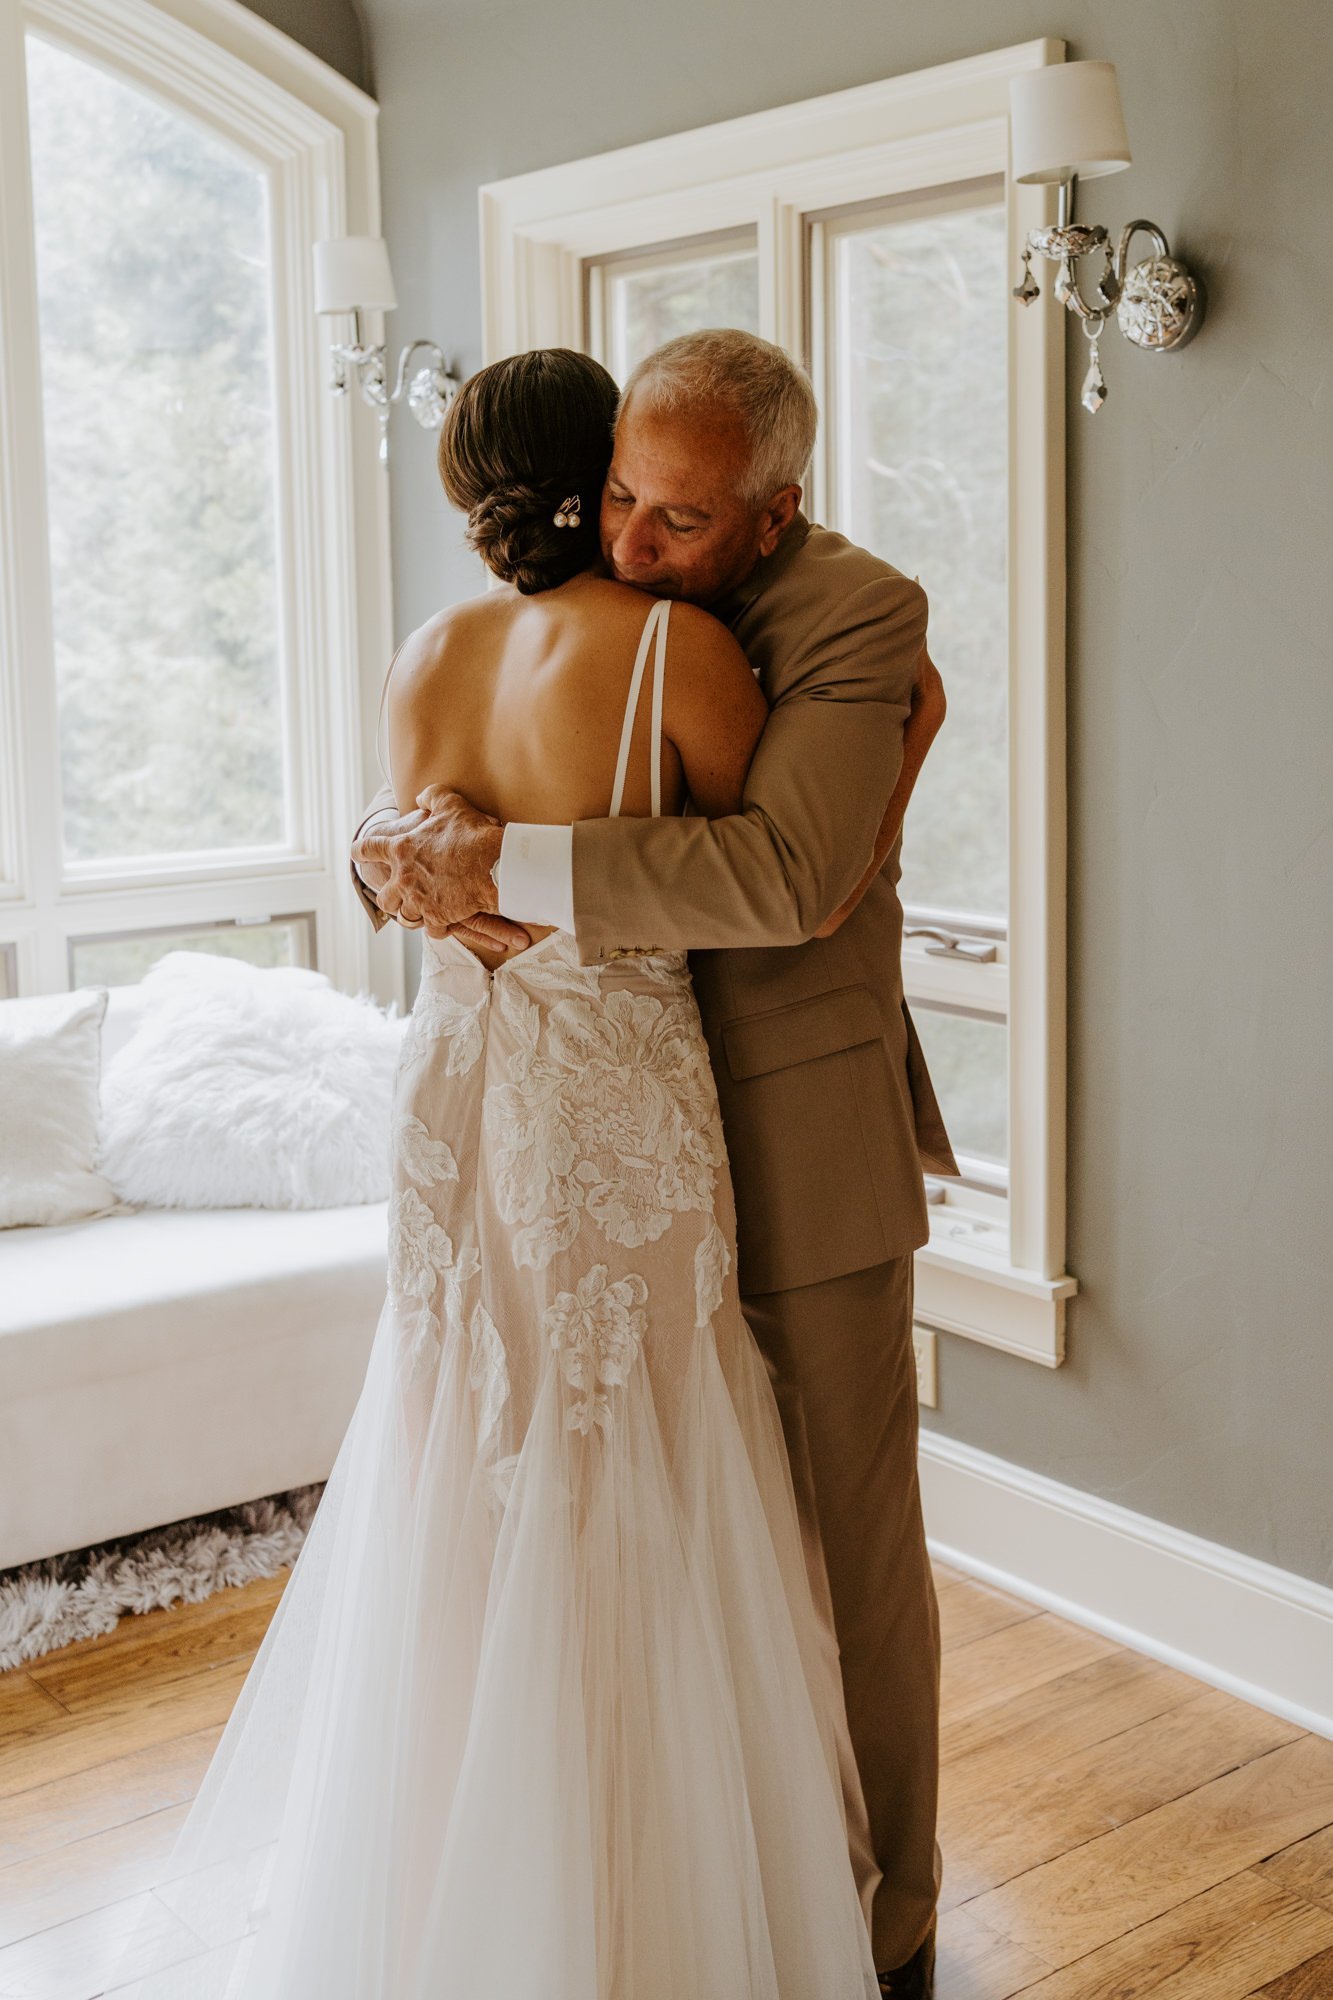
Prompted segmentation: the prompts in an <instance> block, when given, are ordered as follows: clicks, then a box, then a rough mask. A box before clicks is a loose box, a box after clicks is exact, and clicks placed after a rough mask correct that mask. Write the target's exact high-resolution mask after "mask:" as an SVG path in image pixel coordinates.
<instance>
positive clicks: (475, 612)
mask: <svg viewBox="0 0 1333 2000" xmlns="http://www.w3.org/2000/svg"><path fill="white" fill-rule="evenodd" d="M503 595H504V594H503V593H501V592H499V591H492V592H488V593H487V594H486V595H484V596H481V597H469V598H465V599H464V600H463V601H462V603H460V604H446V605H445V606H444V608H443V609H442V610H440V611H437V612H435V613H434V615H433V616H432V617H430V618H428V619H427V620H426V622H425V623H424V625H418V626H417V628H416V630H415V631H414V632H409V633H408V635H407V637H406V638H405V639H404V640H403V643H402V645H401V646H400V647H399V648H398V651H397V652H396V653H395V655H394V660H393V676H394V680H395V682H396V684H397V685H398V687H399V688H404V689H405V688H407V687H409V686H411V685H420V684H421V683H423V682H427V681H430V680H433V679H434V678H435V676H436V675H437V674H439V673H441V672H444V671H447V669H448V667H449V664H450V661H451V660H452V659H454V658H456V657H457V655H458V654H459V652H460V650H462V649H463V648H464V647H471V646H472V645H473V644H475V642H476V638H477V636H478V633H479V632H480V631H482V630H483V629H484V628H486V627H488V626H491V625H493V624H494V623H495V621H496V617H497V615H498V614H499V613H500V612H501V609H502V605H501V603H497V600H498V599H502V598H503Z"/></svg>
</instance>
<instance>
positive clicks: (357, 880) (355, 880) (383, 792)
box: [347, 779, 398, 931]
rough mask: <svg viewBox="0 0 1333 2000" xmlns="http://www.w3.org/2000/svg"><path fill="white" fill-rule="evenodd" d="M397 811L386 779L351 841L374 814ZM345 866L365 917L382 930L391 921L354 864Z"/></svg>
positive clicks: (359, 822)
mask: <svg viewBox="0 0 1333 2000" xmlns="http://www.w3.org/2000/svg"><path fill="white" fill-rule="evenodd" d="M397 810H398V805H397V801H396V798H395V796H394V789H393V786H392V785H391V784H390V783H389V782H388V780H387V779H386V780H385V782H384V783H383V784H382V785H381V786H380V788H379V790H378V791H377V792H376V794H375V796H374V798H373V799H372V800H371V801H370V804H369V805H368V806H367V807H366V809H365V811H364V812H363V813H362V815H361V817H360V819H359V820H358V821H357V823H356V830H355V832H354V833H353V835H352V840H355V839H356V837H357V834H359V833H360V831H361V829H362V827H363V826H364V825H365V823H366V821H367V820H368V819H373V818H374V817H375V815H376V813H381V812H386V811H391V812H395V813H396V812H397ZM349 845H350V842H349ZM347 865H348V867H349V868H350V869H351V871H352V887H353V888H354V889H355V890H356V893H357V895H358V897H359V898H360V900H361V907H362V908H363V909H364V910H365V912H366V915H367V916H368V917H369V918H370V921H371V923H372V924H373V925H374V926H375V929H376V930H377V931H379V930H383V928H384V926H385V924H387V923H390V922H392V919H391V918H390V917H389V916H387V915H386V914H385V912H384V911H383V910H382V909H381V908H380V906H379V904H378V903H377V902H376V901H375V898H374V897H373V896H372V895H371V893H370V890H369V889H368V888H367V887H366V885H365V883H364V882H363V881H362V880H361V877H360V876H359V875H358V874H357V872H356V863H355V862H354V861H352V860H350V858H349V861H348V864H347Z"/></svg>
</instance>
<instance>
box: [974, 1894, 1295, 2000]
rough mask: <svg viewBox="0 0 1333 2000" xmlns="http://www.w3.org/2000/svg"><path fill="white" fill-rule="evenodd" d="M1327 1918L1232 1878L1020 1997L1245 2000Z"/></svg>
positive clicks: (1287, 1963)
mask: <svg viewBox="0 0 1333 2000" xmlns="http://www.w3.org/2000/svg"><path fill="white" fill-rule="evenodd" d="M1329 1921H1330V1915H1329V1912H1328V1911H1326V1910H1318V1909H1315V1908H1314V1907H1313V1905H1311V1904H1309V1903H1302V1902H1301V1901H1300V1900H1299V1898H1297V1897H1295V1896H1289V1895H1288V1894H1287V1893H1286V1891H1285V1890H1283V1889H1282V1888H1280V1887H1279V1885H1278V1884H1277V1883H1275V1882H1263V1881H1261V1880H1260V1879H1259V1877H1258V1876H1257V1875H1255V1874H1252V1873H1246V1874H1241V1875H1233V1876H1232V1877H1231V1878H1230V1879H1229V1880H1228V1881H1225V1882H1219V1883H1217V1884H1216V1885H1215V1886H1214V1887H1213V1888H1211V1889H1208V1890H1205V1892H1204V1893H1203V1895H1201V1896H1195V1897H1192V1898H1191V1899H1190V1901H1188V1902H1186V1903H1180V1904H1178V1905H1177V1907H1176V1908H1175V1909H1173V1910H1169V1911H1167V1913H1166V1914H1165V1915H1164V1916H1161V1917H1157V1918H1155V1919H1154V1920H1153V1921H1152V1922H1151V1923H1147V1924H1143V1925H1141V1926H1140V1927H1139V1928H1138V1929H1137V1930H1132V1931H1130V1932H1129V1933H1128V1934H1127V1935H1125V1936H1123V1937H1118V1938H1115V1939H1114V1940H1113V1941H1112V1942H1111V1943H1109V1944H1105V1945H1103V1946H1102V1947H1101V1948H1100V1949H1099V1950H1097V1951H1094V1952H1092V1953H1091V1954H1090V1955H1089V1956H1087V1957H1086V1958H1080V1959H1078V1960H1077V1961H1076V1962H1075V1963H1073V1964H1071V1965H1067V1966H1065V1967H1064V1968H1063V1969H1062V1970H1061V1971H1059V1972H1054V1973H1052V1974H1051V1975H1050V1977H1049V1978H1046V1979H1040V1980H1038V1981H1037V1982H1036V1984H1035V1985H1033V1986H1030V1987H1025V1988H1024V1989H1023V2000H1247V1996H1248V1995H1249V1994H1250V1993H1252V1992H1253V1990H1254V1986H1255V1982H1256V1981H1257V1980H1264V1979H1271V1978H1273V1977H1274V1975H1275V1974H1278V1973H1281V1972H1285V1971H1287V1970H1288V1969H1289V1968H1291V1967H1292V1966H1296V1965H1300V1964H1303V1963H1305V1962H1306V1961H1308V1959H1309V1957H1310V1954H1311V1953H1312V1952H1315V1951H1319V1950H1322V1948H1323V1947H1324V1945H1325V1944H1326V1943H1328V1942H1329V1941H1330V1939H1329V1935H1328V1933H1327V1931H1326V1929H1325V1926H1326V1925H1327V1924H1328V1923H1329ZM1329 1991H1330V1992H1331V1993H1333V1987H1331V1988H1330V1989H1329ZM940 2000H946V1994H945V1992H944V1991H943V1990H942V1991H941V1994H940Z"/></svg>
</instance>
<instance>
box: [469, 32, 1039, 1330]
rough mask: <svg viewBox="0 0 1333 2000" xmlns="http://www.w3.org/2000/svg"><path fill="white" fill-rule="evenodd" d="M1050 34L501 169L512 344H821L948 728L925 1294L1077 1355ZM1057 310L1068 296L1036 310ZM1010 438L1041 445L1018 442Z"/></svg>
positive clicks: (909, 838)
mask: <svg viewBox="0 0 1333 2000" xmlns="http://www.w3.org/2000/svg"><path fill="white" fill-rule="evenodd" d="M1063 55H1064V50H1063V44H1061V43H1058V42H1050V41H1038V42H1031V43H1027V44H1025V45H1022V46H1020V47H1018V48H1013V49H1002V50H998V51H996V52H994V53H993V54H990V55H986V56H981V57H977V58H974V59H971V60H968V61H964V62H959V63H952V64H948V65H945V66H943V67H941V68H939V69H934V70H928V71H923V72H920V73H919V74H917V75H914V76H906V77H898V78H893V79H890V80H889V81H887V82H885V83H881V84H868V85H865V86H862V87H861V88H859V89H855V90H849V91H843V92H839V93H837V94H835V95H831V96H829V97H826V98H818V99H815V100H813V101H812V102H811V103H808V104H804V105H789V106H784V107H783V108H781V109H780V110H777V111H773V112H769V113H760V114H758V115H756V116H753V117H749V118H745V119H741V120H737V121H734V122H732V123H731V124H724V125H716V126H711V127H706V128H704V129H702V130H700V131H695V132H691V133H688V134H684V135H682V136H681V137H680V138H679V139H664V140H660V141H654V142H652V143H650V144H648V145H644V146H636V147H633V148H631V149H629V150H628V151H627V152H625V153H624V154H619V155H602V156H600V157H598V158H597V159H594V160H590V161H575V162H573V163H571V164H569V165H567V166H562V167H556V168H551V169H549V170H546V171H544V172H541V173H535V174H528V175H524V176H521V177H519V178H516V179H513V180H510V181H503V182H497V183H494V184H492V185H491V186H489V187H487V188H485V189H483V191H482V267H483V297H484V307H485V313H484V318H485V344H486V351H487V354H488V356H494V355H498V354H501V353H508V352H513V351H515V350H516V349H519V348H522V347H525V346H528V345H531V344H534V343H536V342H539V341H546V342H557V341H558V342H563V343H566V344H570V345H584V346H586V347H587V348H588V349H589V350H590V351H591V352H593V353H596V354H597V355H599V357H600V358H601V359H603V360H604V361H605V362H606V364H607V366H608V367H609V368H610V369H611V370H612V372H613V373H614V374H615V375H616V376H617V378H618V379H620V380H623V379H624V376H625V374H626V373H627V372H628V370H629V368H630V367H632V366H633V364H634V363H635V362H636V361H637V360H638V359H639V358H640V357H641V356H642V354H644V353H646V352H647V351H648V350H649V349H651V348H652V347H653V346H655V345H657V344H658V343H659V342H660V341H661V340H663V339H666V338H669V337H670V336H671V335H672V334H674V333H677V332H681V331H684V330H685V329H686V328H688V327H692V326H707V325H719V324H731V325H740V326H752V327H753V328H754V330H755V331H757V332H759V333H761V334H763V335H765V336H766V337H767V338H769V339H772V340H776V341H778V342H779V343H780V344H782V345H784V346H786V347H787V349H788V351H789V352H791V353H793V354H795V355H796V356H798V357H799V358H800V359H801V360H803V361H804V362H805V363H806V365H807V366H808V367H809V368H810V371H811V375H812V378H813V380H814V382H815V386H816V391H817V393H818V395H819V400H820V407H821V411H822V418H823V421H822V425H821V433H820V440H819V444H818V446H817V449H816V460H815V464H814V466H813V467H812V480H811V486H812V491H811V493H810V495H809V498H808V503H807V504H808V510H809V511H810V512H811V514H812V515H813V516H814V518H816V519H819V520H822V521H824V522H826V523H827V524H828V525H830V526H832V527H836V528H838V529H840V530H841V531H842V532H843V533H845V534H847V535H849V536H850V537H851V538H852V539H853V540H855V541H858V542H861V543H862V544H863V545H864V546H866V547H868V548H871V549H874V550H876V551H877V552H878V553H880V554H882V555H883V556H884V557H885V558H886V559H887V560H888V561H890V562H892V563H893V564H894V565H895V566H896V567H897V568H899V569H901V570H903V571H904V572H905V573H906V574H908V575H916V576H919V577H920V579H921V582H922V584H923V585H924V586H925V588H926V590H927V592H928V594H929V597H930V601H931V624H930V643H931V650H932V653H933V655H934V656H935V658H936V659H937V660H938V661H939V662H940V665H941V668H942V671H943V672H944V674H945V679H946V685H947V689H948V694H949V721H948V726H947V729H946V731H945V733H944V735H943V736H942V737H941V739H940V741H939V743H938V744H937V745H936V746H935V747H934V749H933V750H932V752H931V756H930V759H929V761H928V763H927V765H926V768H925V771H924V773H923V775H922V778H921V781H920V783H919V785H918V787H917V790H916V792H915V794H914V796H913V801H912V807H911V811H910V814H909V817H908V822H907V828H906V831H905V836H904V843H903V857H902V867H903V876H902V882H901V895H902V899H903V904H904V909H905V913H906V927H907V931H908V933H909V935H908V937H907V939H906V941H905V945H904V954H903V974H904V984H905V987H906V991H907V994H908V998H909V1002H910V1004H911V1007H912V1011H913V1018H914V1019H915V1021H916V1023H917V1027H918V1031H919V1033H920V1036H921V1040H922V1044H923V1047H924V1049H925V1051H926V1057H927V1062H928V1063H929V1065H930V1069H931V1074H932V1077H933V1079H934V1081H935V1084H936V1088H937V1090H938V1092H939V1095H940V1098H941V1101H942V1104H943V1108H944V1111H945V1117H946V1121H947V1123H948V1126H949V1130H950V1133H951V1135H952V1136H953V1139H954V1143H955V1150H956V1152H957V1153H958V1155H959V1163H960V1166H961V1167H962V1169H963V1173H962V1177H961V1180H960V1181H954V1180H952V1179H950V1180H948V1181H939V1182H937V1183H936V1184H935V1185H934V1187H933V1188H932V1190H931V1192H932V1197H933V1199H932V1204H931V1215H932V1233H931V1241H930V1244H929V1245H928V1246H927V1247H926V1248H925V1249H923V1250H922V1251H921V1252H919V1253H918V1264H917V1288H916V1298H917V1314H918V1317H919V1318H920V1319H922V1320H923V1321H925V1322H926V1323H928V1324H932V1325H936V1326H940V1327H944V1328H947V1329H949V1330H951V1331H954V1332H960V1333H964V1334H968V1335H971V1336H972V1337H973V1338H976V1339H979V1340H983V1341H987V1342H989V1343H991V1344H993V1345H996V1346H999V1347H1003V1348H1005V1349H1007V1350H1009V1351H1011V1352H1014V1353H1017V1354H1022V1355H1026V1356H1028V1357H1030V1358H1032V1359H1034V1360H1037V1361H1040V1362H1044V1363H1045V1364H1047V1365H1048V1366H1054V1365H1056V1364H1058V1362H1059V1361H1060V1360H1061V1359H1062V1358H1063V1351H1064V1350H1063V1325H1064V1301H1065V1299H1066V1298H1067V1297H1068V1296H1069V1294H1070V1293H1071V1292H1072V1291H1073V1290H1074V1289H1075V1286H1074V1281H1073V1279H1071V1278H1070V1277H1068V1276H1067V1274H1066V1273H1065V1270H1064V1208H1063V1182H1064V1089H1063V1065H1064V983H1063V981H1064V971H1063V954H1064V930H1063V869H1064V845H1063V800H1064V792H1063V785H1064V773H1063V705H1062V687H1063V657H1062V651H1061V648H1062V643H1063V547H1064V545H1063V533H1064V522H1063V441H1064V433H1063V413H1064V403H1063V382H1062V372H1061V367H1062V364H1061V355H1062V344H1061V342H1062V334H1063V326H1062V323H1061V316H1060V315H1059V314H1058V312H1054V311H1053V312H1046V311H1045V308H1044V307H1043V309H1042V313H1041V314H1039V313H1031V314H1029V315H1027V317H1026V318H1025V319H1024V320H1022V321H1021V322H1020V321H1019V320H1018V318H1017V312H1016V308H1015V307H1014V305H1013V303H1012V301H1011V298H1010V287H1011V286H1012V283H1013V276H1012V267H1014V266H1016V262H1017V258H1016V252H1015V245H1016V244H1017V243H1018V242H1020V241H1021V239H1022V237H1023V235H1024V233H1025V232H1026V231H1027V230H1028V229H1030V228H1034V227H1036V226H1038V225H1039V224H1040V223H1042V222H1044V221H1047V220H1050V219H1052V218H1053V212H1054V195H1053V193H1052V192H1051V191H1050V190H1046V189H1040V188H1022V187H1017V186H1014V185H1013V184H1012V183H1010V182H1009V180H1008V178H1007V164H1008V150H1007V145H1008V85H1009V78H1010V76H1011V75H1013V74H1015V73H1017V72H1019V71H1021V70H1023V69H1026V68H1031V67H1033V66H1036V65H1038V64H1043V63H1048V62H1055V61H1061V60H1063ZM1043 314H1044V317H1043V316H1042V315H1043ZM1011 441H1021V450H1017V449H1015V448H1014V443H1013V442H1011Z"/></svg>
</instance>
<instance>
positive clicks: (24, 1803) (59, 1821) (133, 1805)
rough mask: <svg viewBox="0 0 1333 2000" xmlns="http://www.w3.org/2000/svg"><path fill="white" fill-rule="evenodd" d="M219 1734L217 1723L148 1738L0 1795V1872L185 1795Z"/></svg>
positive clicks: (200, 1773) (205, 1764) (191, 1794)
mask: <svg viewBox="0 0 1333 2000" xmlns="http://www.w3.org/2000/svg"><path fill="white" fill-rule="evenodd" d="M221 1734H222V1729H221V1725H220V1724H219V1725H215V1726H214V1727H212V1728H209V1729H199V1730H195V1731H193V1732H192V1733H191V1734H190V1735H188V1736H178V1737H172V1738H169V1739H168V1740H167V1741H166V1742H164V1743H150V1744H148V1745H147V1746H146V1747H145V1748H144V1749H142V1750H134V1751H131V1752H130V1754H129V1755H128V1756H124V1757H113V1758H111V1759H110V1760H109V1761H108V1762H107V1763H105V1764H95V1765H93V1766H92V1767H91V1769H88V1770H82V1771H75V1772H73V1773H71V1775H70V1776H69V1777H64V1778H54V1779H52V1780H51V1781H50V1782H49V1783H48V1784H42V1785H31V1786H29V1787H28V1789H27V1790H26V1791H22V1792H17V1793H15V1794H14V1796H13V1797H12V1798H7V1799H0V1869H3V1868H9V1867H13V1866H14V1865H15V1864H16V1863H18V1862H22V1861H29V1860H31V1859H33V1858H34V1856H36V1855H39V1854H49V1853H50V1852H51V1851H52V1850H53V1849H55V1848H60V1847H65V1846H68V1845H69V1844H70V1843H71V1842H72V1841H76V1840H85V1839H87V1838H88V1837H89V1836H90V1835H92V1834H95V1833H102V1832H104V1831H105V1830H106V1829H107V1828H108V1827H112V1826H119V1825H120V1824H121V1823H122V1822H123V1821H125V1820H131V1819H139V1818H141V1817H142V1816H143V1815H144V1814H145V1813H152V1812H160V1811H161V1810H162V1809H163V1808H164V1807H166V1806H174V1805H180V1804H181V1803H182V1802H184V1801H185V1800H188V1799H192V1798H193V1797H194V1795H195V1793H196V1792H197V1791H198V1789H199V1782H200V1780H201V1778H202V1777H203V1775H204V1772H205V1770H206V1769H207V1767H208V1762H209V1759H210V1758H211V1757H212V1755H213V1752H214V1750H215V1749H216V1748H217V1743H218V1738H219V1737H220V1736H221Z"/></svg>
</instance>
